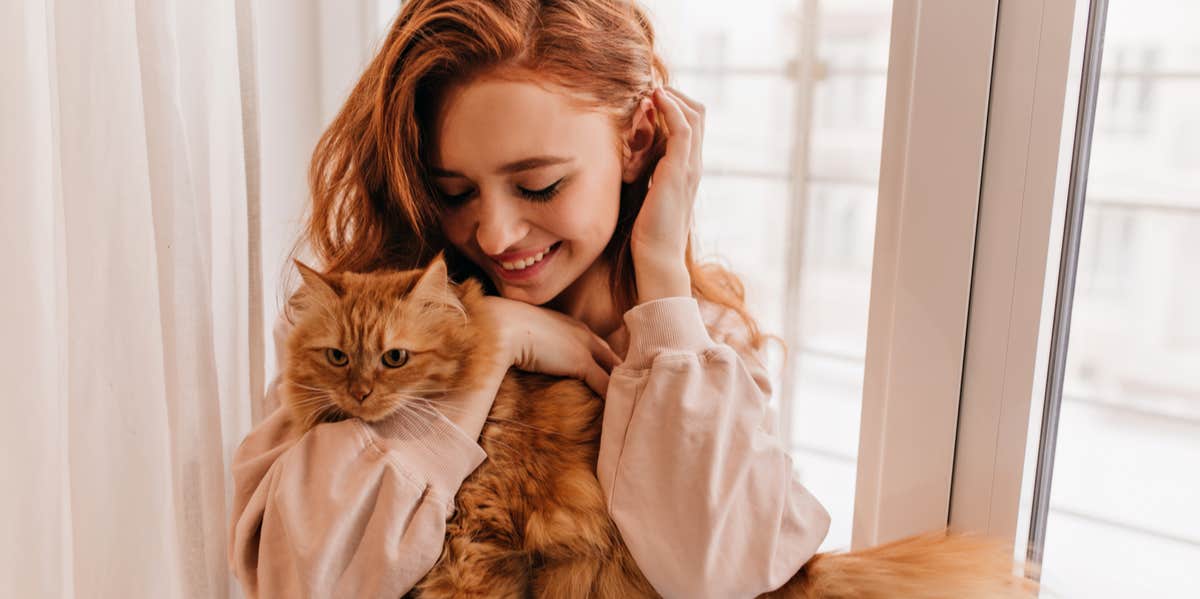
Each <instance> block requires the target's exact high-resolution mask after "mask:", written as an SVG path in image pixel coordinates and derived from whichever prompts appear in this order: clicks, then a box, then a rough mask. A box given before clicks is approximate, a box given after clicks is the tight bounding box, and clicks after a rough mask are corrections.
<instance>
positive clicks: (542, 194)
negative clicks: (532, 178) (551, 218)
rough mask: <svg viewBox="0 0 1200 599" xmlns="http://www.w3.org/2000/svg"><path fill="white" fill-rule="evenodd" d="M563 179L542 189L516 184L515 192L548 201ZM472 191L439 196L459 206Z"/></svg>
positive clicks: (537, 199)
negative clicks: (526, 187)
mask: <svg viewBox="0 0 1200 599" xmlns="http://www.w3.org/2000/svg"><path fill="white" fill-rule="evenodd" d="M565 180H566V177H563V178H562V179H559V180H558V181H555V182H554V183H551V184H550V185H549V186H548V187H543V188H542V189H525V188H524V187H521V186H519V185H518V186H517V193H519V194H521V196H522V197H524V198H525V199H527V200H530V201H533V202H549V201H550V200H552V199H554V196H556V195H558V192H559V191H561V189H562V182H563V181H565ZM439 193H440V192H439ZM474 193H475V190H474V189H472V190H470V191H467V192H464V193H460V194H457V195H450V194H446V193H440V196H441V200H442V203H443V204H446V205H447V206H459V205H462V204H464V203H466V201H467V200H469V199H471V196H472V195H473V194H474Z"/></svg>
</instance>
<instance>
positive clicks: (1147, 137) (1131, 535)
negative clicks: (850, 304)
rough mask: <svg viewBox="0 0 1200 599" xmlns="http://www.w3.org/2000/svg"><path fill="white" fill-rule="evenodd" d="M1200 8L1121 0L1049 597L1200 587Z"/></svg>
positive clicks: (1102, 112) (1097, 163)
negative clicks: (1199, 27) (1198, 30)
mask: <svg viewBox="0 0 1200 599" xmlns="http://www.w3.org/2000/svg"><path fill="white" fill-rule="evenodd" d="M1087 4H1088V3H1087V2H1086V1H1084V0H1080V5H1079V10H1081V11H1085V12H1086V10H1087ZM1196 22H1200V5H1198V4H1197V3H1194V2H1186V1H1170V0H1153V1H1148V2H1136V3H1135V2H1133V1H1132V0H1110V3H1109V8H1108V18H1107V25H1106V36H1105V38H1104V49H1103V52H1104V54H1103V62H1102V67H1101V70H1100V81H1099V88H1098V92H1099V93H1098V95H1097V109H1096V114H1095V126H1094V128H1093V135H1094V137H1093V141H1092V156H1091V163H1090V171H1089V180H1088V182H1087V198H1086V202H1085V205H1084V206H1085V208H1084V216H1083V229H1082V236H1081V238H1080V246H1079V263H1078V267H1077V270H1076V274H1077V284H1076V288H1075V295H1074V303H1073V310H1072V314H1071V318H1070V323H1069V325H1070V337H1069V341H1070V344H1069V349H1068V352H1067V355H1066V365H1065V377H1064V382H1063V388H1062V402H1061V411H1060V414H1059V428H1058V431H1059V432H1058V437H1057V443H1056V444H1055V446H1054V447H1053V461H1054V463H1053V478H1052V485H1051V494H1050V502H1049V505H1048V512H1047V526H1046V537H1045V547H1044V558H1043V572H1042V582H1043V584H1044V587H1045V588H1044V592H1043V596H1049V597H1059V596H1062V597H1183V596H1189V597H1191V596H1200V570H1198V569H1197V568H1196V567H1195V566H1196V565H1197V564H1200V515H1197V512H1196V506H1198V505H1200V466H1198V464H1200V331H1198V329H1200V326H1198V322H1200V320H1198V318H1197V316H1196V311H1197V308H1200V282H1198V281H1200V271H1198V269H1197V265H1196V260H1197V259H1198V258H1200V117H1197V115H1196V107H1197V106H1200V43H1197V38H1196V37H1195V35H1194V32H1193V31H1192V28H1191V27H1189V25H1188V24H1194V23H1196ZM1070 116H1072V117H1073V116H1074V115H1073V114H1072V115H1070ZM1066 121H1067V122H1073V119H1072V118H1068V119H1066ZM1053 259H1055V260H1057V257H1056V256H1055V257H1053ZM1054 270H1055V269H1053V268H1052V269H1050V272H1053V271H1054ZM1047 285H1049V286H1050V287H1051V288H1053V286H1054V282H1053V281H1048V283H1047ZM1045 309H1046V312H1045V313H1044V316H1043V318H1046V319H1051V318H1053V317H1054V314H1053V302H1050V303H1049V304H1048V305H1047V306H1045ZM1042 395H1043V390H1042V389H1036V390H1035V398H1034V400H1035V402H1038V403H1039V404H1040V403H1041V401H1042ZM1033 426H1034V427H1035V431H1036V428H1037V426H1038V423H1037V422H1034V423H1033ZM1036 437H1037V434H1036V432H1035V434H1033V435H1031V438H1032V439H1034V440H1035V442H1037V439H1036ZM1042 442H1045V441H1042ZM1036 449H1037V448H1036V447H1035V448H1034V450H1035V451H1036ZM1029 474H1030V472H1029V469H1027V476H1029ZM1023 509H1024V514H1022V520H1023V521H1024V520H1027V519H1028V518H1029V512H1030V510H1032V509H1033V507H1032V505H1030V504H1029V503H1026V504H1025V505H1024V508H1023Z"/></svg>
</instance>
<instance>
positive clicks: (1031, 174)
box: [852, 0, 1088, 548]
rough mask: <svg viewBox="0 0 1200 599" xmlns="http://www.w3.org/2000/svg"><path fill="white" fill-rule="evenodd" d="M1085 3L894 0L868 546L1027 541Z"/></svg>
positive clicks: (869, 437)
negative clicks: (1048, 309) (1036, 420)
mask: <svg viewBox="0 0 1200 599" xmlns="http://www.w3.org/2000/svg"><path fill="white" fill-rule="evenodd" d="M1087 6H1088V3H1087V2H1084V1H1082V0H1026V1H1023V2H997V1H985V0H972V1H970V2H953V1H952V0H944V1H935V0H897V2H896V3H895V7H894V9H893V10H894V13H893V26H892V49H891V60H890V64H889V72H888V91H887V94H888V96H887V98H888V100H887V112H886V117H885V125H884V145H883V157H882V169H881V181H880V190H879V213H878V216H877V220H876V222H877V225H876V226H877V230H876V243H875V265H874V271H873V273H872V284H871V309H870V310H871V311H870V323H869V327H868V338H867V363H866V373H865V380H864V391H863V413H862V432H861V441H860V449H859V464H858V468H859V471H858V478H857V483H858V488H857V489H856V493H855V517H854V519H855V522H854V533H853V544H852V546H853V547H854V548H861V547H865V546H869V545H873V544H876V543H881V542H886V541H889V540H894V539H896V538H900V537H903V536H906V535H908V534H913V533H916V532H920V531H925V530H932V529H937V528H940V527H942V526H947V525H948V526H949V527H950V528H951V529H952V530H956V531H960V532H961V531H973V532H983V533H986V534H989V535H994V536H996V537H999V538H1005V539H1010V540H1013V539H1020V540H1021V541H1022V542H1023V541H1024V538H1023V537H1024V535H1023V534H1019V533H1018V519H1019V515H1020V514H1021V508H1022V505H1023V500H1022V484H1023V482H1025V483H1026V485H1027V482H1028V481H1027V480H1026V479H1027V477H1025V476H1024V475H1025V474H1026V472H1025V470H1026V469H1025V465H1026V463H1027V461H1028V452H1027V448H1028V443H1029V441H1030V439H1029V438H1028V437H1029V435H1028V432H1029V424H1030V416H1031V411H1034V412H1038V411H1040V409H1041V406H1040V402H1036V401H1035V397H1038V398H1040V396H1041V394H1040V393H1035V392H1034V391H1035V390H1036V389H1040V388H1041V387H1042V386H1043V385H1044V376H1045V363H1046V355H1047V352H1048V348H1047V344H1046V340H1047V338H1048V337H1049V335H1048V334H1047V332H1048V331H1047V330H1048V325H1049V322H1048V321H1049V320H1050V319H1045V320H1043V319H1042V311H1043V306H1044V305H1046V301H1047V298H1048V297H1050V296H1052V294H1053V293H1054V289H1053V288H1052V287H1053V286H1052V285H1051V286H1050V287H1051V288H1047V285H1046V281H1047V280H1053V278H1054V277H1053V275H1054V273H1053V272H1050V273H1048V272H1047V270H1048V268H1054V269H1056V268H1057V263H1058V261H1057V258H1055V259H1054V260H1050V259H1049V258H1050V257H1051V256H1055V257H1057V255H1058V251H1059V250H1060V243H1059V240H1060V239H1061V234H1062V225H1063V223H1062V217H1063V212H1064V211H1063V200H1064V197H1065V195H1066V194H1065V193H1064V192H1065V190H1066V185H1067V176H1068V175H1069V162H1070V161H1069V160H1067V159H1066V158H1069V157H1070V152H1071V149H1072V146H1073V144H1072V135H1073V132H1074V126H1073V125H1074V122H1073V120H1070V121H1068V122H1064V121H1065V120H1066V119H1064V113H1065V114H1068V115H1073V114H1074V110H1073V106H1074V103H1075V101H1076V96H1077V93H1078V90H1079V67H1080V65H1081V63H1082V52H1081V47H1082V39H1083V36H1082V25H1083V24H1084V22H1085V21H1086V19H1084V18H1080V14H1079V11H1082V13H1083V16H1084V17H1086V12H1087ZM985 149H986V151H985ZM1047 274H1050V275H1051V277H1050V278H1049V279H1048V278H1047ZM1051 299H1052V298H1051ZM1033 415H1034V416H1035V417H1036V416H1037V414H1036V413H1034V414H1033ZM1035 441H1036V439H1035ZM1022 532H1023V531H1022Z"/></svg>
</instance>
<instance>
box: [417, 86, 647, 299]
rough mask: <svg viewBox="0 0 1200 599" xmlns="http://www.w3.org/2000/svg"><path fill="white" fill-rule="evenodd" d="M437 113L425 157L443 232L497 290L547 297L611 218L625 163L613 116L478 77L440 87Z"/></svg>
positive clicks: (591, 249) (594, 248)
mask: <svg viewBox="0 0 1200 599" xmlns="http://www.w3.org/2000/svg"><path fill="white" fill-rule="evenodd" d="M438 116H439V118H438V123H436V125H435V135H436V137H437V143H436V151H435V158H434V159H433V164H430V165H429V166H430V169H431V170H430V172H431V173H432V175H433V177H434V181H435V183H436V185H437V187H438V189H439V192H440V193H441V194H442V206H443V207H442V208H441V215H442V218H441V222H442V231H443V233H444V234H445V235H446V238H447V239H448V240H449V241H450V243H452V244H453V245H454V247H455V248H456V249H457V250H458V251H459V252H461V253H462V254H463V255H465V256H467V257H468V258H470V259H471V260H472V261H473V262H474V263H475V264H477V265H479V267H480V268H482V269H483V271H484V272H486V273H487V275H488V276H489V277H490V278H491V280H492V281H493V282H494V283H495V285H496V288H497V290H498V291H499V292H500V294H501V295H502V296H504V297H507V298H510V299H515V300H520V301H524V302H527V303H530V304H535V305H540V304H544V303H546V302H548V301H550V300H552V299H554V298H555V297H556V296H557V295H558V294H559V293H561V292H562V291H563V290H564V289H566V288H567V287H568V286H569V285H571V283H573V282H575V281H576V280H577V279H578V278H579V277H580V275H582V274H583V273H584V272H585V271H587V270H588V268H589V267H591V266H592V264H593V263H595V262H596V260H597V258H598V257H599V256H600V254H601V252H602V251H603V250H604V248H605V246H606V245H607V244H608V241H609V239H610V238H611V237H612V234H613V231H614V229H615V228H616V223H617V209H618V203H619V198H620V191H621V183H622V180H623V170H628V169H627V168H625V167H626V166H627V164H625V163H626V162H627V160H625V159H624V158H623V156H622V155H621V153H620V152H619V151H618V147H619V146H618V132H617V130H616V128H615V127H614V125H613V121H612V120H611V118H610V117H609V116H607V115H605V114H603V113H600V112H595V111H586V110H583V109H580V108H578V107H577V106H576V105H574V104H572V103H571V102H570V100H569V99H568V97H566V96H565V95H563V94H562V93H554V92H551V91H548V90H547V89H545V88H543V87H541V86H538V85H536V84H533V83H528V82H518V81H509V80H502V79H488V78H484V79H479V80H476V81H474V82H472V83H470V84H469V85H466V86H460V87H458V88H456V89H454V90H452V91H450V93H449V94H447V96H446V99H445V101H444V103H443V104H442V106H441V110H440V113H439V115H438ZM631 179H632V178H631ZM539 257H540V260H539Z"/></svg>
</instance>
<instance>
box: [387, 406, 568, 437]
mask: <svg viewBox="0 0 1200 599" xmlns="http://www.w3.org/2000/svg"><path fill="white" fill-rule="evenodd" d="M405 399H408V400H412V401H419V402H422V403H424V404H425V405H428V406H430V407H433V408H435V409H438V410H449V411H456V410H457V412H458V413H460V414H461V413H462V412H464V411H465V408H462V407H459V406H453V405H449V404H442V403H439V404H435V403H434V402H433V401H431V400H429V399H425V398H421V397H405ZM487 421H488V422H495V423H499V424H508V425H512V426H519V427H521V428H525V429H528V430H531V431H533V432H536V433H542V434H544V435H561V434H562V433H561V432H559V431H556V430H551V429H548V428H542V427H540V426H534V425H532V424H529V423H527V422H521V421H519V420H513V419H511V418H501V417H499V416H492V415H490V414H489V415H488V417H487Z"/></svg>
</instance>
